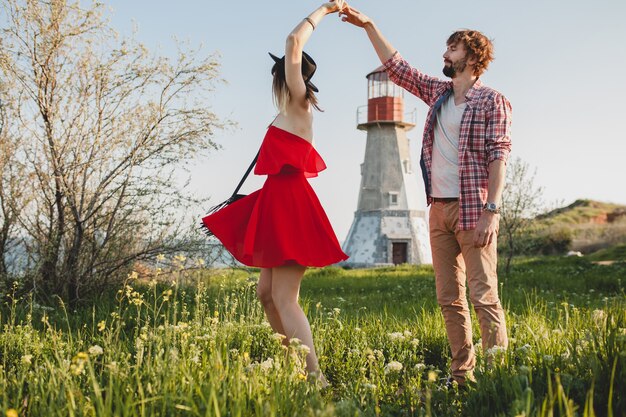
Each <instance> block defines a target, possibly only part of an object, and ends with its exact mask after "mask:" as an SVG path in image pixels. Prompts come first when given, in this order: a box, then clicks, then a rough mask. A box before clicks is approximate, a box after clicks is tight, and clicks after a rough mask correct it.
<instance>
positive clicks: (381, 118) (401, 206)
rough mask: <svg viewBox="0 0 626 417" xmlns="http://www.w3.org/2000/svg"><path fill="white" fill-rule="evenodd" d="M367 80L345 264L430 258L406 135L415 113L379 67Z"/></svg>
mask: <svg viewBox="0 0 626 417" xmlns="http://www.w3.org/2000/svg"><path fill="white" fill-rule="evenodd" d="M367 80H368V101H367V106H363V107H360V108H359V109H358V111H357V128H358V129H360V130H365V131H367V144H366V147H365V160H364V161H363V164H361V189H360V191H359V202H358V206H357V210H356V212H355V213H354V220H353V222H352V226H351V227H350V231H349V232H348V237H347V238H346V240H345V243H344V245H343V250H344V252H346V253H347V254H348V255H350V259H348V260H347V261H346V262H345V263H346V264H348V265H352V266H359V267H368V266H377V265H391V264H396V265H397V264H402V263H411V264H425V263H426V264H429V263H432V256H431V252H430V242H429V238H428V227H427V225H426V219H425V211H424V210H425V208H426V202H425V197H423V196H424V188H423V187H422V186H421V185H419V184H418V181H417V172H415V171H414V169H413V164H412V162H411V156H410V150H409V141H408V139H407V136H406V132H407V131H408V130H410V129H412V128H413V127H415V120H414V118H415V113H414V112H413V113H412V115H410V116H412V117H411V120H405V114H404V99H403V93H404V90H402V89H401V88H400V87H398V86H396V85H395V84H394V83H392V82H391V81H390V80H389V78H388V77H387V73H386V72H385V70H384V68H383V67H379V68H377V69H376V70H374V71H373V72H371V73H370V74H368V75H367ZM365 109H366V111H367V113H366V116H367V117H365ZM417 169H419V166H418V167H417Z"/></svg>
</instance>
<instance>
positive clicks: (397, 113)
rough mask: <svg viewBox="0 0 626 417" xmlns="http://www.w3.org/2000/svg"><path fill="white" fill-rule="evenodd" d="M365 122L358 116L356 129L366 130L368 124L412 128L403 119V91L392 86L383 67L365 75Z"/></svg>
mask: <svg viewBox="0 0 626 417" xmlns="http://www.w3.org/2000/svg"><path fill="white" fill-rule="evenodd" d="M366 77H367V121H366V122H365V120H362V119H363V118H362V117H361V114H360V113H361V112H360V111H359V114H358V119H359V120H358V128H359V129H364V130H365V129H367V126H368V125H369V124H373V123H375V124H380V123H394V124H400V125H403V126H405V127H412V126H411V125H413V124H412V123H410V122H405V121H404V120H403V119H404V90H403V89H402V88H400V87H399V86H397V85H396V84H394V83H393V82H392V81H391V80H390V79H389V77H388V76H387V72H386V71H385V67H384V66H382V65H381V66H380V67H378V68H376V69H375V70H374V71H372V72H370V73H369V74H367V76H366Z"/></svg>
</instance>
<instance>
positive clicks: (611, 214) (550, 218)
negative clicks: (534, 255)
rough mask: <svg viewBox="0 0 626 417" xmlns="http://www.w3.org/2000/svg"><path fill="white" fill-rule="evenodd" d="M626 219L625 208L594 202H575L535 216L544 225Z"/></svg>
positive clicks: (599, 222)
mask: <svg viewBox="0 0 626 417" xmlns="http://www.w3.org/2000/svg"><path fill="white" fill-rule="evenodd" d="M624 219H626V206H623V205H619V204H612V203H603V202H600V201H594V200H576V201H574V202H573V203H572V204H570V205H569V206H566V207H561V208H557V209H554V210H552V211H549V212H548V213H545V214H541V215H539V216H537V220H539V221H541V222H542V223H544V224H545V225H551V224H590V223H591V224H607V223H615V222H619V221H623V220H624Z"/></svg>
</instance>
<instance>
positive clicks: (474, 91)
mask: <svg viewBox="0 0 626 417" xmlns="http://www.w3.org/2000/svg"><path fill="white" fill-rule="evenodd" d="M482 85H483V82H482V81H481V80H480V78H479V79H477V80H476V82H475V83H474V85H472V88H470V89H469V90H467V94H465V98H466V99H467V104H468V105H470V106H471V104H472V102H474V101H475V100H478V97H480V88H481V87H482Z"/></svg>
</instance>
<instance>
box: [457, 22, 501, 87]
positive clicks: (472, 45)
mask: <svg viewBox="0 0 626 417" xmlns="http://www.w3.org/2000/svg"><path fill="white" fill-rule="evenodd" d="M459 42H462V43H463V46H465V50H466V51H467V54H468V55H467V56H468V58H470V57H473V58H476V65H475V66H474V75H475V76H477V77H479V76H481V75H482V74H483V73H484V72H485V70H486V69H487V67H488V66H489V63H490V62H491V61H493V43H491V40H490V39H489V38H487V37H486V36H485V35H483V34H482V33H480V32H479V31H477V30H469V29H463V30H457V31H456V32H454V33H453V34H452V35H450V37H449V38H448V41H447V42H446V45H456V44H457V43H459Z"/></svg>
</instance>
